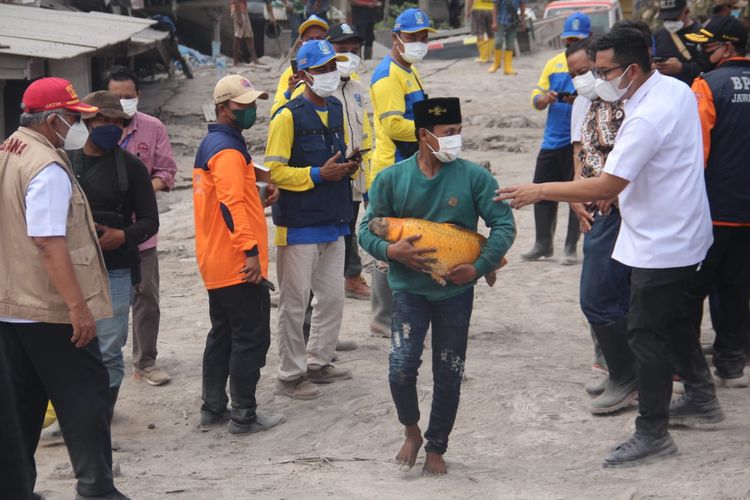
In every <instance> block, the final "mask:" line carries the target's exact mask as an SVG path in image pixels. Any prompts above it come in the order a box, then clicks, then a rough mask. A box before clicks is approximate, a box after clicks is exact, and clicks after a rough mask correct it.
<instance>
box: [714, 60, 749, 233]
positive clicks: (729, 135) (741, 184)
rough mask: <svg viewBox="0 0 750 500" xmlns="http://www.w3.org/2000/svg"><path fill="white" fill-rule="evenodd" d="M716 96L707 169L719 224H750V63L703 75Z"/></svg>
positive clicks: (725, 66)
mask: <svg viewBox="0 0 750 500" xmlns="http://www.w3.org/2000/svg"><path fill="white" fill-rule="evenodd" d="M703 79H704V80H705V81H706V83H708V86H709V87H710V88H711V92H712V93H713V101H714V106H715V108H716V125H715V126H714V128H713V130H711V150H710V152H709V156H708V164H707V168H706V172H705V175H706V191H707V193H708V201H709V204H710V206H711V218H712V219H713V220H714V221H715V222H735V223H747V222H750V60H743V61H739V60H737V61H727V62H725V63H724V64H722V65H721V66H719V67H718V68H716V69H715V70H713V71H710V72H708V73H705V74H704V75H703Z"/></svg>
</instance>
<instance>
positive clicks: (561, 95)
mask: <svg viewBox="0 0 750 500" xmlns="http://www.w3.org/2000/svg"><path fill="white" fill-rule="evenodd" d="M577 96H578V94H577V93H575V92H558V93H557V100H558V101H562V100H563V99H565V98H566V97H577Z"/></svg>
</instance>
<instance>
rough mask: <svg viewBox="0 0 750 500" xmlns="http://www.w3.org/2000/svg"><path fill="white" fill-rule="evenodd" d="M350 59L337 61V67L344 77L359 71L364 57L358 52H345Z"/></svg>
mask: <svg viewBox="0 0 750 500" xmlns="http://www.w3.org/2000/svg"><path fill="white" fill-rule="evenodd" d="M345 55H346V57H348V58H349V59H348V60H347V61H336V67H337V68H338V70H339V73H341V76H342V77H343V78H349V77H350V76H351V74H352V73H354V72H355V71H357V68H359V64H360V63H361V62H362V59H361V58H360V57H359V56H358V55H357V54H345Z"/></svg>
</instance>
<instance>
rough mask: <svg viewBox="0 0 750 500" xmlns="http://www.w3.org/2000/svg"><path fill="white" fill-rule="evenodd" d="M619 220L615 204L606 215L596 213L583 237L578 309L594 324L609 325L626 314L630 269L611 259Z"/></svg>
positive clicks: (620, 220) (618, 229)
mask: <svg viewBox="0 0 750 500" xmlns="http://www.w3.org/2000/svg"><path fill="white" fill-rule="evenodd" d="M621 222H622V219H621V218H620V212H619V211H618V210H617V208H616V207H612V211H611V212H610V213H609V214H608V215H601V214H599V213H597V215H596V216H595V217H594V223H593V224H592V226H591V231H589V232H588V233H586V235H585V236H584V238H583V265H582V268H581V290H580V300H581V309H582V310H583V314H584V315H585V316H586V319H587V320H588V322H589V323H590V324H592V325H594V326H600V325H609V324H612V323H614V322H616V321H619V320H621V319H622V318H624V317H625V316H626V315H627V314H628V303H629V301H630V268H629V267H628V266H626V265H625V264H622V263H621V262H618V261H616V260H614V259H613V258H612V250H613V249H614V248H615V241H617V234H618V233H619V232H620V223H621Z"/></svg>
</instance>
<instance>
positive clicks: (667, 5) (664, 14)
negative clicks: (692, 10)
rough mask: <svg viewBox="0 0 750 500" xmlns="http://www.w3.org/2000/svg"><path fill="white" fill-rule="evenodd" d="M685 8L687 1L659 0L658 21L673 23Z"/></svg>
mask: <svg viewBox="0 0 750 500" xmlns="http://www.w3.org/2000/svg"><path fill="white" fill-rule="evenodd" d="M685 7H687V0H661V1H660V2H659V19H661V20H662V21H674V20H675V19H677V18H678V17H680V16H681V15H682V13H683V11H684V10H685Z"/></svg>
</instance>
